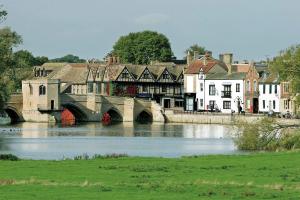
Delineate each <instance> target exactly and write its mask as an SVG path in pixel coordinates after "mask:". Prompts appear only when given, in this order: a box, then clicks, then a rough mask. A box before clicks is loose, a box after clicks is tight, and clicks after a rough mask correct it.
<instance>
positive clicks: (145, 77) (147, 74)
mask: <svg viewBox="0 0 300 200" xmlns="http://www.w3.org/2000/svg"><path fill="white" fill-rule="evenodd" d="M143 79H150V73H149V71H148V70H146V71H145V72H144V74H143Z"/></svg>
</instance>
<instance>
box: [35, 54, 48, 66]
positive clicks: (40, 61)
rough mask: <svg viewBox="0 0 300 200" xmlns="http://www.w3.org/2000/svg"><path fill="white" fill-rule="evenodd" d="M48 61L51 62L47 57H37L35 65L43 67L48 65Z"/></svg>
mask: <svg viewBox="0 0 300 200" xmlns="http://www.w3.org/2000/svg"><path fill="white" fill-rule="evenodd" d="M48 61H49V59H48V57H46V56H37V57H35V64H34V65H36V66H41V65H43V64H44V63H46V62H48Z"/></svg>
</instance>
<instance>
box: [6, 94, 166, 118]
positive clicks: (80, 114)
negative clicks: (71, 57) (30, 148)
mask: <svg viewBox="0 0 300 200" xmlns="http://www.w3.org/2000/svg"><path fill="white" fill-rule="evenodd" d="M59 104H60V108H61V109H59V110H52V109H40V108H39V107H37V108H34V106H33V107H32V109H30V110H23V97H22V94H13V95H11V97H10V100H9V101H8V102H7V104H6V106H5V111H6V112H7V113H8V115H9V116H10V117H11V119H12V121H34V122H49V121H51V119H55V121H57V122H59V121H60V120H61V118H60V113H61V111H62V109H63V108H67V109H68V110H70V111H71V112H72V114H73V115H74V116H75V118H76V120H77V121H95V122H96V121H97V122H99V121H101V119H102V116H103V114H104V113H106V112H107V113H109V114H110V116H111V117H112V119H113V121H124V122H133V121H142V122H148V121H154V122H164V121H165V117H164V114H163V112H162V109H161V106H160V105H159V104H157V103H156V102H154V101H150V100H145V99H137V98H128V97H116V96H102V95H75V94H60V96H59Z"/></svg>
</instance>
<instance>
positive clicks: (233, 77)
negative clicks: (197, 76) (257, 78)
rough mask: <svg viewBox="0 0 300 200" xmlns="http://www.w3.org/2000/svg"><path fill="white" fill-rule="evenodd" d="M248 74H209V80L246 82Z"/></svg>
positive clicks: (207, 77) (207, 76)
mask: <svg viewBox="0 0 300 200" xmlns="http://www.w3.org/2000/svg"><path fill="white" fill-rule="evenodd" d="M246 75H247V73H246V72H234V73H231V74H227V73H214V74H207V75H206V79H207V80H244V79H245V78H246Z"/></svg>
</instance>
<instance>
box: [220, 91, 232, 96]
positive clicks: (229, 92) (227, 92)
mask: <svg viewBox="0 0 300 200" xmlns="http://www.w3.org/2000/svg"><path fill="white" fill-rule="evenodd" d="M221 97H222V98H231V91H221Z"/></svg>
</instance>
